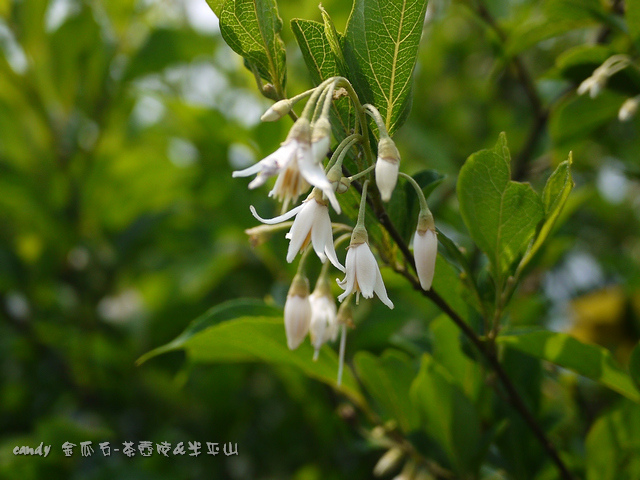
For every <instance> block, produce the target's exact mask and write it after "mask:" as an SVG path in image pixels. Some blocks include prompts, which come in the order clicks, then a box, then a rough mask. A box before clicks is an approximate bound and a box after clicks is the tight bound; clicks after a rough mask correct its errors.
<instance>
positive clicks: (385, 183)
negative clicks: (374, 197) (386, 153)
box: [376, 157, 400, 202]
mask: <svg viewBox="0 0 640 480" xmlns="http://www.w3.org/2000/svg"><path fill="white" fill-rule="evenodd" d="M399 170H400V165H399V164H398V163H397V162H396V163H394V162H390V161H389V160H387V159H386V158H380V157H378V160H377V161H376V185H377V186H378V190H379V191H380V196H381V197H382V200H383V201H384V202H388V201H389V200H390V199H391V195H392V194H393V190H394V189H395V188H396V183H397V182H398V171H399Z"/></svg>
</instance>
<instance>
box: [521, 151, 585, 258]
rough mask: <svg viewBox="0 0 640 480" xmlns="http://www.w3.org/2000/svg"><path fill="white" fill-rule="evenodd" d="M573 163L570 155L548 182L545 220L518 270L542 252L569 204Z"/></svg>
mask: <svg viewBox="0 0 640 480" xmlns="http://www.w3.org/2000/svg"><path fill="white" fill-rule="evenodd" d="M572 162H573V156H572V154H571V153H569V158H568V159H567V160H565V161H564V162H562V163H561V164H560V165H558V168H556V170H555V171H554V172H553V173H552V174H551V176H550V177H549V179H548V180H547V183H546V185H545V186H544V190H543V191H542V205H543V207H544V217H545V220H544V223H543V224H542V228H541V229H540V233H538V236H537V238H536V240H535V242H534V243H533V246H532V247H531V248H530V249H529V250H528V251H527V253H526V255H525V256H524V258H523V259H522V261H521V262H520V265H519V267H518V268H524V267H525V266H526V264H527V263H529V261H530V260H531V259H532V258H533V256H534V255H535V254H536V253H537V252H538V250H540V247H542V245H543V244H544V242H545V241H546V240H547V238H548V237H549V235H550V234H551V230H552V229H553V226H554V225H555V223H556V221H557V220H558V217H559V216H560V213H562V209H563V208H564V205H565V204H566V203H567V199H568V198H569V194H570V193H571V190H573V187H574V185H575V184H574V183H573V177H572V176H571V163H572Z"/></svg>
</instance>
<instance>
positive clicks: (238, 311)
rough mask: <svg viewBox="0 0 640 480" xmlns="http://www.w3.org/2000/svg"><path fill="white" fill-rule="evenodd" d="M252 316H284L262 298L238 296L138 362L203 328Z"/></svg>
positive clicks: (175, 344)
mask: <svg viewBox="0 0 640 480" xmlns="http://www.w3.org/2000/svg"><path fill="white" fill-rule="evenodd" d="M250 316H254V317H282V309H281V308H278V307H274V306H271V305H267V304H266V303H264V302H263V301H262V300H258V299H255V298H238V299H235V300H229V301H228V302H224V303H221V304H220V305H216V306H215V307H211V308H210V309H209V310H207V311H206V312H205V313H203V314H202V315H200V316H199V317H198V318H196V319H195V320H193V321H192V322H191V323H190V324H189V326H188V327H187V328H186V329H185V330H184V332H182V333H181V334H180V335H178V336H177V337H176V338H175V339H173V340H172V341H171V342H169V343H167V344H166V345H162V346H160V347H157V348H154V349H153V350H151V351H150V352H147V353H145V354H144V355H143V356H142V357H140V359H139V360H138V364H141V363H144V362H146V361H147V360H149V359H151V358H153V357H155V356H156V355H160V354H162V353H166V352H170V351H172V350H176V349H178V348H181V347H182V345H184V344H185V342H188V341H189V340H190V339H191V338H192V337H193V336H194V335H197V334H198V333H200V332H201V331H202V330H205V329H207V328H209V327H212V326H214V325H217V324H218V323H220V322H224V321H226V320H233V319H234V318H240V317H250Z"/></svg>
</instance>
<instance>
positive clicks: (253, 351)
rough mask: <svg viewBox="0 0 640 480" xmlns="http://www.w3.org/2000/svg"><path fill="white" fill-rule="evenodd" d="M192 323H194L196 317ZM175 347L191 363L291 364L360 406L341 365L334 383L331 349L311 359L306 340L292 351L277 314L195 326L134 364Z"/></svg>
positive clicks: (360, 399)
mask: <svg viewBox="0 0 640 480" xmlns="http://www.w3.org/2000/svg"><path fill="white" fill-rule="evenodd" d="M239 308H244V307H239ZM194 323H198V320H197V321H196V322H194ZM203 323H206V322H204V321H203ZM179 349H183V350H185V351H186V353H187V356H188V357H189V359H190V360H191V361H192V362H201V363H235V362H266V363H271V364H274V365H287V366H291V367H295V368H297V369H299V370H300V371H302V372H303V373H305V374H306V375H308V376H309V377H312V378H315V379H316V380H320V381H321V382H323V383H326V384H328V385H331V386H332V387H333V388H335V389H336V390H339V391H341V392H342V393H344V394H345V395H347V396H348V397H349V398H350V399H351V400H352V401H354V402H355V403H357V404H358V405H364V399H363V397H362V394H361V393H360V390H359V388H358V386H357V384H356V381H355V378H354V376H353V373H352V372H351V370H350V369H349V368H348V367H346V366H345V370H344V373H343V377H342V385H340V386H338V385H337V383H336V381H337V375H338V357H337V355H336V354H335V352H334V351H333V350H331V349H330V348H323V349H321V350H320V356H319V357H318V360H317V361H315V362H314V361H313V360H312V358H313V347H312V346H311V344H310V343H309V342H304V343H303V344H302V345H301V346H300V347H298V349H296V350H295V351H291V350H289V349H288V348H287V341H286V338H285V332H284V325H283V322H282V318H281V317H280V318H273V317H271V316H267V317H265V316H260V317H258V316H251V317H247V316H245V317H241V318H235V319H233V320H226V321H222V322H220V323H215V324H214V325H210V326H205V325H203V324H199V325H195V326H192V327H190V328H189V329H187V331H185V332H184V333H183V334H182V335H180V336H179V337H178V338H176V339H175V340H174V341H172V342H170V343H169V344H167V345H165V346H164V347H160V348H159V349H156V350H154V351H152V352H149V353H148V354H146V355H145V356H143V357H141V358H140V359H139V360H138V364H140V363H142V362H143V361H146V360H148V359H149V358H151V357H152V356H155V355H157V354H159V353H165V352H168V351H173V350H179Z"/></svg>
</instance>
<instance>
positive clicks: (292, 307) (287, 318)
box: [284, 274, 311, 350]
mask: <svg viewBox="0 0 640 480" xmlns="http://www.w3.org/2000/svg"><path fill="white" fill-rule="evenodd" d="M310 322H311V302H310V301H309V280H307V279H306V278H305V277H303V276H301V275H300V274H297V275H296V276H295V277H293V281H292V282H291V287H290V288H289V293H288V294H287V301H286V302H285V304H284V328H285V332H286V334H287V345H288V346H289V350H295V349H296V348H298V347H299V346H300V344H301V343H302V341H303V340H304V337H306V336H307V333H309V324H310Z"/></svg>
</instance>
